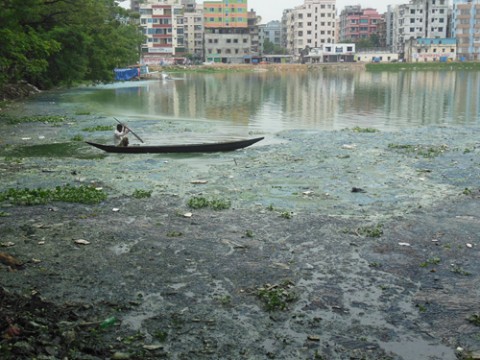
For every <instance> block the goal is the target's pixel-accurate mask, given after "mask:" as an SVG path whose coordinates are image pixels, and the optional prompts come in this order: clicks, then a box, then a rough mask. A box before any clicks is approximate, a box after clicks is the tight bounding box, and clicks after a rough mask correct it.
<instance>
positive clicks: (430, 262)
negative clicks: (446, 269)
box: [420, 256, 441, 268]
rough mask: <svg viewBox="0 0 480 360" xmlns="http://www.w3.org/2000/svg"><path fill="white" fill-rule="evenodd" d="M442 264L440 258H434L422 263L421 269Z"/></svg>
mask: <svg viewBox="0 0 480 360" xmlns="http://www.w3.org/2000/svg"><path fill="white" fill-rule="evenodd" d="M440 262H441V259H440V258H439V257H436V256H435V257H433V258H430V259H427V260H426V261H424V262H422V263H421V264H420V267H423V268H425V267H428V266H430V265H439V264H440Z"/></svg>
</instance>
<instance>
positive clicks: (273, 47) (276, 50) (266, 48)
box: [263, 39, 286, 55]
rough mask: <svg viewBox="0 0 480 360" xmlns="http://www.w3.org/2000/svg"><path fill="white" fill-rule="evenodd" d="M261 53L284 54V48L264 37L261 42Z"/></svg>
mask: <svg viewBox="0 0 480 360" xmlns="http://www.w3.org/2000/svg"><path fill="white" fill-rule="evenodd" d="M263 53H264V54H268V55H284V54H286V50H285V49H284V48H283V47H281V46H279V45H277V44H274V43H273V42H271V41H270V39H265V41H264V42H263Z"/></svg>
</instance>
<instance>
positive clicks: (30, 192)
mask: <svg viewBox="0 0 480 360" xmlns="http://www.w3.org/2000/svg"><path fill="white" fill-rule="evenodd" d="M106 198H107V195H106V194H105V193H104V192H103V191H102V190H99V189H96V188H94V187H92V186H87V185H82V186H79V187H73V186H70V185H65V186H57V187H56V188H54V189H41V188H38V189H28V188H27V189H13V188H11V189H8V190H6V191H3V192H1V193H0V202H2V201H8V202H10V203H12V204H15V205H44V204H48V203H50V202H55V201H62V202H69V203H80V204H98V203H100V202H102V201H104V200H105V199H106Z"/></svg>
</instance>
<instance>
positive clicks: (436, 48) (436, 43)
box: [405, 38, 457, 62]
mask: <svg viewBox="0 0 480 360" xmlns="http://www.w3.org/2000/svg"><path fill="white" fill-rule="evenodd" d="M456 58H457V41H456V39H454V38H446V39H412V40H409V41H408V42H407V43H406V44H405V60H406V61H408V62H432V61H438V62H447V61H454V60H456Z"/></svg>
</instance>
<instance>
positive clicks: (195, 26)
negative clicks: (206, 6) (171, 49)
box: [184, 4, 204, 59]
mask: <svg viewBox="0 0 480 360" xmlns="http://www.w3.org/2000/svg"><path fill="white" fill-rule="evenodd" d="M184 28H185V31H184V33H185V47H186V49H187V52H188V53H189V54H190V55H193V56H195V57H196V58H199V59H203V55H204V54H203V48H204V43H203V34H204V28H203V5H202V4H197V6H196V8H194V9H192V10H190V9H188V10H187V9H186V10H185V14H184Z"/></svg>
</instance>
